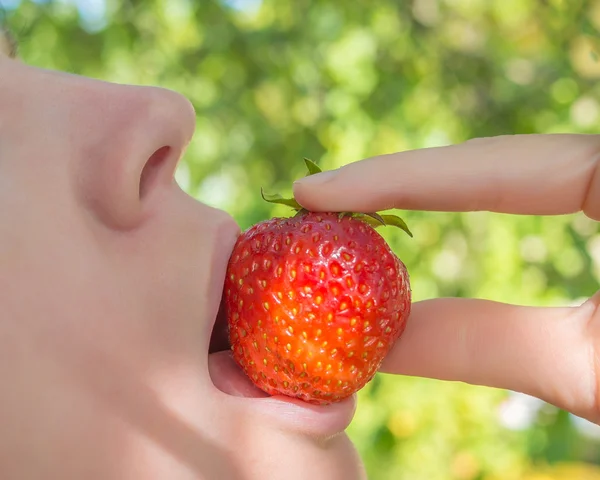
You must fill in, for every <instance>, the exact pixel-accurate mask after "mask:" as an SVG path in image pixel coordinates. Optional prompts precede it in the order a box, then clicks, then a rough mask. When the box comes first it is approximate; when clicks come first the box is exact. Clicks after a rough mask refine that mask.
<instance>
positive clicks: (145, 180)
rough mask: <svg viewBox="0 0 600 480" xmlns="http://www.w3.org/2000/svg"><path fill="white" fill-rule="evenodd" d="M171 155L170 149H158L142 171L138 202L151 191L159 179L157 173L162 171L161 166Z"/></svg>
mask: <svg viewBox="0 0 600 480" xmlns="http://www.w3.org/2000/svg"><path fill="white" fill-rule="evenodd" d="M170 153H171V147H169V146H164V147H160V148H159V149H158V150H156V152H154V153H153V154H152V155H151V156H150V158H149V159H148V161H147V162H146V164H145V165H144V168H143V170H142V174H141V175H140V190H139V195H140V200H141V199H142V198H144V196H145V195H146V194H147V193H148V192H149V191H150V190H151V189H152V187H153V186H154V184H155V183H156V180H157V178H158V177H159V172H160V171H161V170H162V167H163V165H164V164H165V162H166V161H167V159H168V158H169V156H170Z"/></svg>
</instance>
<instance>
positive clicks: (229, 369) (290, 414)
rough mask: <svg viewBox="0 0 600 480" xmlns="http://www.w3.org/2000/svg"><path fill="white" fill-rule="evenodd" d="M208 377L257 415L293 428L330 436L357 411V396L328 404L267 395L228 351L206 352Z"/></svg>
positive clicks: (348, 422)
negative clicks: (273, 419) (271, 418)
mask: <svg viewBox="0 0 600 480" xmlns="http://www.w3.org/2000/svg"><path fill="white" fill-rule="evenodd" d="M209 368H210V374H211V378H212V380H213V383H214V385H215V387H216V388H217V389H219V390H220V391H222V392H223V393H226V394H228V395H230V396H232V397H238V398H239V399H240V401H245V402H246V403H248V404H251V405H249V406H250V407H251V408H252V409H254V410H255V411H256V413H258V414H263V415H266V416H270V417H275V418H276V420H280V421H284V422H285V423H286V424H287V426H288V427H290V428H292V429H294V430H303V431H305V432H306V433H309V434H311V435H317V436H331V435H335V434H337V433H340V432H342V431H343V430H345V429H346V428H347V427H348V425H349V424H350V422H351V421H352V417H353V416H354V411H355V410H356V395H353V396H352V397H350V398H347V399H346V400H344V401H342V402H339V403H333V404H330V405H325V406H320V405H312V404H309V403H306V402H303V401H302V400H298V399H296V398H290V397H286V396H273V397H272V396H270V395H268V394H267V393H265V392H263V391H262V390H260V389H259V388H257V387H255V386H254V384H253V383H252V382H251V381H250V379H249V378H248V377H247V376H246V375H245V374H244V373H243V372H242V370H241V369H240V368H239V367H238V365H237V364H236V363H235V361H234V360H233V357H232V355H231V352H229V351H223V352H218V353H213V354H210V355H209Z"/></svg>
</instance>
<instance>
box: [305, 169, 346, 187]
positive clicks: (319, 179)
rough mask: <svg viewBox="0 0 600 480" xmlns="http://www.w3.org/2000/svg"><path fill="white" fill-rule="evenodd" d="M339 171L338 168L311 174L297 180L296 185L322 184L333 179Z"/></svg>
mask: <svg viewBox="0 0 600 480" xmlns="http://www.w3.org/2000/svg"><path fill="white" fill-rule="evenodd" d="M337 173H338V171H337V170H327V171H325V172H321V173H315V174H314V175H309V176H308V177H303V178H301V179H299V180H296V181H295V182H294V183H295V184H296V185H322V184H323V183H326V182H329V181H331V180H333V178H334V177H335V176H336V175H337Z"/></svg>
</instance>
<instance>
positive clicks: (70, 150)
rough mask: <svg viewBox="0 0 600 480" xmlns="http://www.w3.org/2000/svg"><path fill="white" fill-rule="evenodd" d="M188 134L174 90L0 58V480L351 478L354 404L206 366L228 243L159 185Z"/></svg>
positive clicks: (195, 209) (178, 195)
mask: <svg viewBox="0 0 600 480" xmlns="http://www.w3.org/2000/svg"><path fill="white" fill-rule="evenodd" d="M1 48H2V47H0V49H1ZM194 129H195V113H194V111H193V108H192V107H191V105H190V103H189V102H188V101H187V100H186V99H185V98H183V97H181V96H180V95H178V94H176V93H174V92H171V91H167V90H162V89H158V88H148V87H135V86H124V85H115V84H110V83H105V82H100V81H96V80H91V79H87V78H81V77H78V76H74V75H68V74H64V73H60V72H52V71H47V70H42V69H39V68H33V67H30V66H27V65H25V64H23V63H22V62H19V61H17V60H14V59H11V58H9V57H8V56H6V55H4V54H0V262H1V264H2V269H1V270H0V305H2V308H1V310H0V311H1V313H0V385H1V386H2V396H1V397H0V478H19V479H23V480H28V479H39V478H45V479H66V478H86V479H107V478H111V479H121V478H122V479H130V478H144V479H166V478H168V479H176V480H179V479H206V480H213V479H214V480H222V479H232V480H237V479H239V480H253V479H264V478H269V479H299V480H300V479H306V478H314V479H320V478H323V479H333V480H336V479H340V480H342V479H344V480H346V479H359V478H363V477H364V474H363V470H362V467H361V464H360V461H359V459H358V458H357V456H356V453H355V450H354V448H353V446H352V444H351V443H350V441H349V440H348V438H347V436H346V435H345V434H344V433H342V432H343V430H344V429H345V427H346V426H347V425H348V423H349V422H350V420H351V418H352V415H353V413H354V399H350V400H348V401H347V402H345V403H343V404H339V405H336V406H334V407H332V408H328V409H324V408H317V407H313V406H308V405H301V404H300V402H291V401H286V400H285V399H280V398H264V396H263V395H261V394H260V393H259V392H257V391H256V389H253V388H252V386H251V385H250V384H249V383H248V382H247V381H246V379H245V378H244V377H243V375H242V374H241V371H240V370H239V369H238V368H236V367H234V364H233V363H232V361H231V357H230V355H229V353H228V352H218V353H212V354H210V355H209V342H210V338H211V331H212V330H213V325H214V323H215V318H216V316H217V310H218V306H219V301H220V297H221V292H222V285H223V280H224V275H225V267H226V263H227V260H228V257H229V254H230V252H231V249H232V247H233V244H234V242H235V239H236V237H237V235H238V233H239V231H238V227H237V225H236V224H235V222H234V221H233V220H232V218H231V217H230V216H229V215H227V214H226V213H224V212H221V211H219V210H216V209H213V208H211V207H208V206H206V205H203V204H201V203H198V202H197V201H195V200H193V199H192V198H190V197H189V196H188V195H186V194H185V193H184V192H183V191H182V190H181V189H180V188H179V187H178V186H177V184H176V183H175V181H174V179H173V172H174V170H175V168H176V165H177V163H178V161H179V159H180V157H181V155H182V154H183V152H184V150H185V147H186V145H187V144H188V143H189V141H190V138H191V137H192V135H193V133H194Z"/></svg>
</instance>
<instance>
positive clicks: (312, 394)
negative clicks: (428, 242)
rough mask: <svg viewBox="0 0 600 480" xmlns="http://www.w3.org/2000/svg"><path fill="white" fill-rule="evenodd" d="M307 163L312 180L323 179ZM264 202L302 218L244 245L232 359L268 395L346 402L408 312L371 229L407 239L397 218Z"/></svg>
mask: <svg viewBox="0 0 600 480" xmlns="http://www.w3.org/2000/svg"><path fill="white" fill-rule="evenodd" d="M305 161H306V164H307V166H308V168H309V174H312V173H316V172H318V171H320V169H319V168H318V167H317V166H316V165H315V164H314V163H312V162H311V161H309V160H305ZM263 198H264V199H265V200H267V201H271V202H275V203H283V204H286V205H289V206H292V207H293V208H295V209H296V210H298V213H297V215H296V216H294V217H291V218H273V219H270V220H266V221H263V222H260V223H258V224H256V225H254V226H252V227H250V228H249V229H248V230H246V231H245V232H244V233H243V234H242V235H240V237H239V238H238V240H237V243H236V245H235V247H234V250H233V253H232V255H231V258H230V261H229V264H228V269H227V277H226V281H225V287H224V302H223V303H224V309H225V315H226V318H227V323H228V331H229V341H230V343H231V349H232V351H233V357H234V359H235V361H236V362H237V363H238V364H239V365H240V367H241V368H242V369H243V371H244V372H245V373H246V375H248V377H249V378H250V379H251V380H252V381H253V383H254V384H255V385H256V386H257V387H259V388H260V389H262V390H264V391H265V392H267V393H268V394H271V395H287V396H290V397H296V398H300V399H302V400H304V401H307V402H310V403H315V404H328V403H331V402H337V401H341V400H343V399H344V398H347V397H348V396H350V395H352V394H353V393H354V392H356V391H358V390H360V389H361V388H362V387H364V386H365V385H366V384H367V383H368V382H369V381H370V380H371V379H372V378H373V376H374V375H375V373H376V372H377V370H378V368H379V366H380V365H381V362H382V361H383V359H384V358H385V356H386V354H387V353H388V352H389V350H390V348H391V347H392V346H393V345H394V343H395V342H396V341H397V339H398V338H399V337H400V336H401V335H402V333H403V331H404V329H405V327H406V322H407V319H408V316H409V314H410V309H411V290H410V285H409V277H408V272H407V270H406V267H405V266H404V264H403V263H402V261H401V260H400V259H399V258H398V257H397V256H396V255H395V254H394V252H393V251H392V250H391V249H390V247H389V246H388V244H387V243H386V242H385V240H384V239H383V237H381V235H379V234H378V233H377V232H376V231H375V229H374V228H373V226H372V225H376V224H387V223H391V224H393V225H396V226H399V227H400V228H403V229H404V230H405V231H406V232H407V233H408V234H409V235H411V234H410V231H409V230H408V228H407V227H406V224H404V222H403V221H402V220H400V219H399V218H397V217H395V216H390V215H384V216H380V215H378V214H350V213H337V212H336V213H315V212H308V211H306V210H304V209H302V207H300V205H298V204H297V202H295V200H294V199H283V198H281V197H280V196H278V195H272V196H266V195H265V194H264V193H263Z"/></svg>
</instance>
